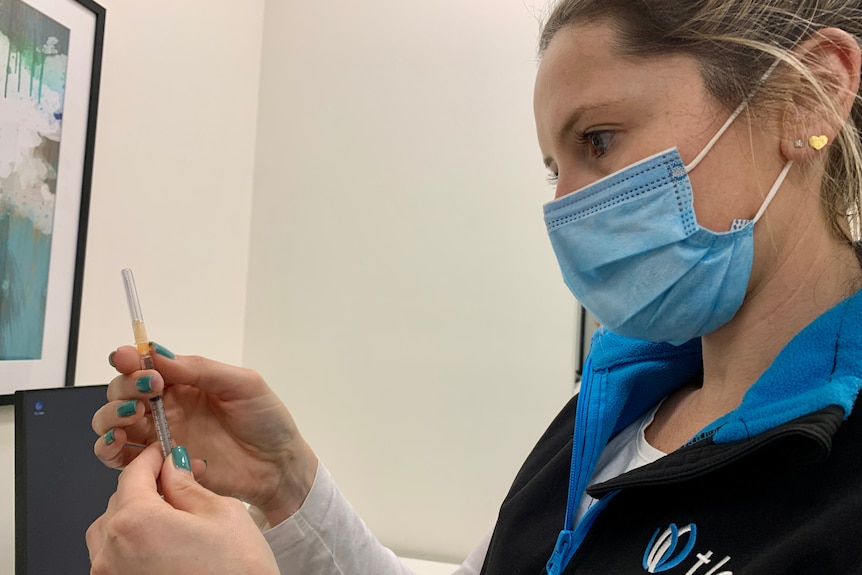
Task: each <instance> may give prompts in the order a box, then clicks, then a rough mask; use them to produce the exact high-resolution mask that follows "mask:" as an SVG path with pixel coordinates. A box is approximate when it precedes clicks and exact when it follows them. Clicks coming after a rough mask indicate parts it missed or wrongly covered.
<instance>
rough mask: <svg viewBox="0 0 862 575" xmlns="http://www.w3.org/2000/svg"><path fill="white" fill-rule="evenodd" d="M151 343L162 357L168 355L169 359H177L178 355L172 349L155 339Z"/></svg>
mask: <svg viewBox="0 0 862 575" xmlns="http://www.w3.org/2000/svg"><path fill="white" fill-rule="evenodd" d="M150 345H151V346H153V350H154V351H155V352H156V353H157V354H159V355H160V356H162V357H166V358H168V359H176V357H177V356H175V355H174V353H173V352H172V351H171V350H169V349H168V348H166V347H164V346H161V345H159V344H157V343H156V342H154V341H151V342H150Z"/></svg>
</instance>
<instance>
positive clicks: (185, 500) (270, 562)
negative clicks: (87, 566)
mask: <svg viewBox="0 0 862 575" xmlns="http://www.w3.org/2000/svg"><path fill="white" fill-rule="evenodd" d="M186 464H187V460H186V458H185V450H184V449H183V448H181V447H178V448H176V449H175V450H174V453H173V454H172V456H168V458H167V459H164V460H163V459H162V454H161V451H160V449H159V447H158V446H157V445H151V446H150V447H148V448H147V449H145V450H144V451H143V452H141V453H140V454H139V456H138V457H137V458H136V459H135V460H134V461H133V462H132V463H130V464H129V466H128V467H127V468H126V469H125V470H124V471H123V472H122V473H121V474H120V479H119V482H118V484H117V492H116V493H115V494H114V495H113V496H112V497H111V500H110V501H109V503H108V509H107V511H105V514H104V515H102V516H101V517H99V518H98V519H97V520H96V521H95V522H94V523H93V524H92V525H91V526H90V528H89V529H88V530H87V547H88V548H89V551H90V562H91V563H92V568H91V571H90V573H91V575H107V574H114V573H116V574H118V575H119V574H122V575H135V574H137V573H140V574H146V575H149V574H152V573H158V574H159V575H169V574H171V573H177V574H180V573H181V574H183V575H193V574H198V573H200V574H218V573H225V574H227V573H255V574H261V575H265V574H270V573H271V574H275V575H277V574H278V566H277V565H276V563H275V558H274V557H273V555H272V551H271V550H270V548H269V545H267V543H266V541H265V540H264V538H263V536H262V535H261V533H260V530H259V529H258V528H257V526H256V525H255V524H254V522H253V521H252V519H251V516H250V515H249V514H248V511H247V510H246V509H245V506H244V505H243V504H242V503H241V502H239V501H238V500H236V499H232V498H228V497H221V496H219V495H216V494H215V493H212V492H211V491H208V490H207V489H206V488H204V487H202V486H201V485H198V484H197V483H196V482H195V480H194V477H193V476H192V474H191V473H190V472H189V471H186V470H185V468H184V465H186ZM178 465H179V466H178ZM157 480H158V481H159V483H160V484H161V487H162V492H163V494H164V500H163V499H162V498H161V497H160V496H159V492H158V489H157Z"/></svg>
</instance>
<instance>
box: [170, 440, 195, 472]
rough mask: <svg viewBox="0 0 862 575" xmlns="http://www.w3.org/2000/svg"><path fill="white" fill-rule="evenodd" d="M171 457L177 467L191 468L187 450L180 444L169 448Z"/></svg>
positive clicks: (187, 469) (189, 469) (188, 469)
mask: <svg viewBox="0 0 862 575" xmlns="http://www.w3.org/2000/svg"><path fill="white" fill-rule="evenodd" d="M171 457H172V458H173V460H174V466H175V467H176V468H177V469H185V470H186V471H191V470H192V460H191V459H189V452H188V451H186V448H185V447H183V446H182V445H177V446H176V447H174V448H173V449H172V450H171Z"/></svg>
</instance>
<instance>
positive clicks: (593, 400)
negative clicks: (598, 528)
mask: <svg viewBox="0 0 862 575" xmlns="http://www.w3.org/2000/svg"><path fill="white" fill-rule="evenodd" d="M601 383H602V382H601V378H599V385H598V389H595V386H594V381H593V371H592V361H591V359H590V357H589V356H587V359H586V362H585V363H584V369H583V379H582V380H581V391H580V394H579V395H580V397H579V398H578V409H577V411H576V413H575V432H574V436H573V438H572V463H571V471H570V473H569V495H568V498H567V500H566V519H565V524H564V525H563V530H562V531H560V534H559V536H558V537H557V543H556V545H555V546H554V552H553V554H552V555H551V558H550V559H548V563H547V564H546V566H545V567H546V569H547V572H548V575H560V573H562V572H563V570H564V569H565V568H566V566H567V565H568V564H569V561H571V559H572V557H573V556H574V554H575V551H577V550H578V547H580V545H581V543H583V540H584V537H586V535H587V532H588V531H589V530H590V527H592V525H593V522H594V521H595V520H596V517H598V514H599V513H601V511H602V510H603V509H604V508H605V507H606V506H607V504H608V502H609V501H610V500H611V499H612V498H613V496H614V495H616V492H612V493H609V494H608V495H606V496H605V497H602V498H601V499H600V500H598V501H597V502H596V503H595V504H593V505H592V506H591V507H590V508H589V509H588V510H587V512H586V513H585V514H584V516H583V517H582V518H581V521H580V522H579V523H578V525H577V527H575V525H574V523H575V512H576V509H577V505H578V501H579V500H580V498H581V497H582V495H583V493H584V491H586V488H587V483H588V482H589V480H590V478H591V477H592V472H593V470H594V469H595V467H596V463H597V462H598V459H599V455H600V454H601V447H600V446H599V440H600V438H601V432H602V429H601V425H600V422H603V421H604V409H605V401H604V397H603V396H604V393H603V389H602V385H601ZM587 414H590V417H587Z"/></svg>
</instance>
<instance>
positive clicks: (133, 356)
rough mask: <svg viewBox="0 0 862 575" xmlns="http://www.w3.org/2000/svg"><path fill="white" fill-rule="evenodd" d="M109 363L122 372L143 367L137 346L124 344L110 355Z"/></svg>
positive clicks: (129, 371)
mask: <svg viewBox="0 0 862 575" xmlns="http://www.w3.org/2000/svg"><path fill="white" fill-rule="evenodd" d="M108 363H110V364H111V365H112V366H114V368H116V370H117V371H119V372H120V373H132V372H133V371H137V370H139V369H141V356H140V355H138V350H137V349H136V348H135V347H133V346H131V345H124V346H121V347H118V348H117V349H116V350H115V351H112V352H111V353H110V354H109V355H108Z"/></svg>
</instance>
